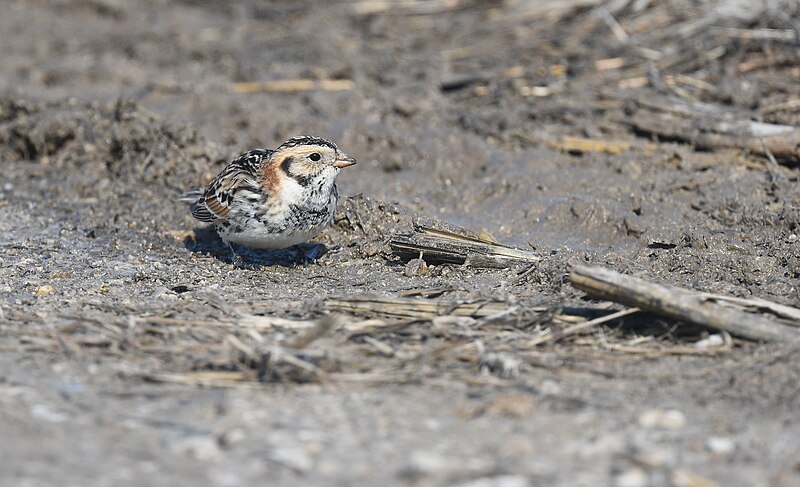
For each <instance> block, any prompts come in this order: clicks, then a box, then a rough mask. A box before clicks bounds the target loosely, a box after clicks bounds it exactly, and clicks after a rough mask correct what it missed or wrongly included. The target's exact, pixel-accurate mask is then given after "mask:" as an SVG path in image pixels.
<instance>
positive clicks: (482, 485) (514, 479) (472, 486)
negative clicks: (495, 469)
mask: <svg viewBox="0 0 800 487" xmlns="http://www.w3.org/2000/svg"><path fill="white" fill-rule="evenodd" d="M530 484H531V483H530V481H529V480H528V479H527V477H523V476H522V475H498V476H497V477H481V478H478V479H475V480H470V481H468V482H464V483H461V484H456V485H457V486H458V487H528V486H529V485H530Z"/></svg>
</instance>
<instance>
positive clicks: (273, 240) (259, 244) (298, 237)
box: [217, 225, 325, 249]
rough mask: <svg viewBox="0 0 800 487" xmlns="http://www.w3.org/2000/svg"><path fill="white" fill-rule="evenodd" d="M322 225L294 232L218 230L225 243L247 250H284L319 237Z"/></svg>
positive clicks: (247, 229)
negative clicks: (234, 231)
mask: <svg viewBox="0 0 800 487" xmlns="http://www.w3.org/2000/svg"><path fill="white" fill-rule="evenodd" d="M323 228H325V227H324V226H323V225H320V226H319V227H311V228H304V229H297V230H296V231H294V232H291V233H289V232H283V233H267V232H266V229H265V228H264V227H260V228H252V227H251V228H246V229H244V230H243V231H241V232H237V233H232V232H227V231H225V230H224V229H218V230H217V231H218V233H219V236H220V237H222V240H224V241H225V242H231V243H235V244H237V245H241V246H243V247H247V248H249V249H285V248H287V247H291V246H293V245H297V244H301V243H303V242H308V241H309V240H311V239H312V238H314V237H316V236H317V235H319V233H320V232H321V231H322V229H323Z"/></svg>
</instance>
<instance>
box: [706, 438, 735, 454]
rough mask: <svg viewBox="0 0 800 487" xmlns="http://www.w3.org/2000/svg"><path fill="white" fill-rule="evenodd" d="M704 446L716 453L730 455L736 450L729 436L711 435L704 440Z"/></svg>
mask: <svg viewBox="0 0 800 487" xmlns="http://www.w3.org/2000/svg"><path fill="white" fill-rule="evenodd" d="M706 448H708V451H710V452H711V453H716V454H717V455H730V454H731V453H733V452H734V450H736V444H735V443H734V442H733V440H731V439H730V438H726V437H722V436H711V437H709V438H708V440H707V441H706Z"/></svg>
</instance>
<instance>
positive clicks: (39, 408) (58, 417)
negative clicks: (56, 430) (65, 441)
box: [30, 404, 69, 423]
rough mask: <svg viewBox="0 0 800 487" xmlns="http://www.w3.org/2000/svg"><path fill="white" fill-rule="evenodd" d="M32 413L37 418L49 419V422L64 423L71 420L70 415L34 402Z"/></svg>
mask: <svg viewBox="0 0 800 487" xmlns="http://www.w3.org/2000/svg"><path fill="white" fill-rule="evenodd" d="M30 415H31V416H33V417H34V418H36V419H40V420H42V421H47V422H48V423H63V422H64V421H67V420H69V416H68V415H66V414H64V413H61V412H58V411H54V410H52V409H50V407H49V406H47V405H45V404H34V405H33V406H31V409H30Z"/></svg>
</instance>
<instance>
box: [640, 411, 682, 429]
mask: <svg viewBox="0 0 800 487" xmlns="http://www.w3.org/2000/svg"><path fill="white" fill-rule="evenodd" d="M639 424H640V425H642V426H643V427H645V428H648V429H667V430H678V429H681V428H683V427H684V426H686V415H684V414H683V413H682V412H680V411H678V410H677V409H650V410H647V411H645V412H644V413H642V415H641V416H639Z"/></svg>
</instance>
